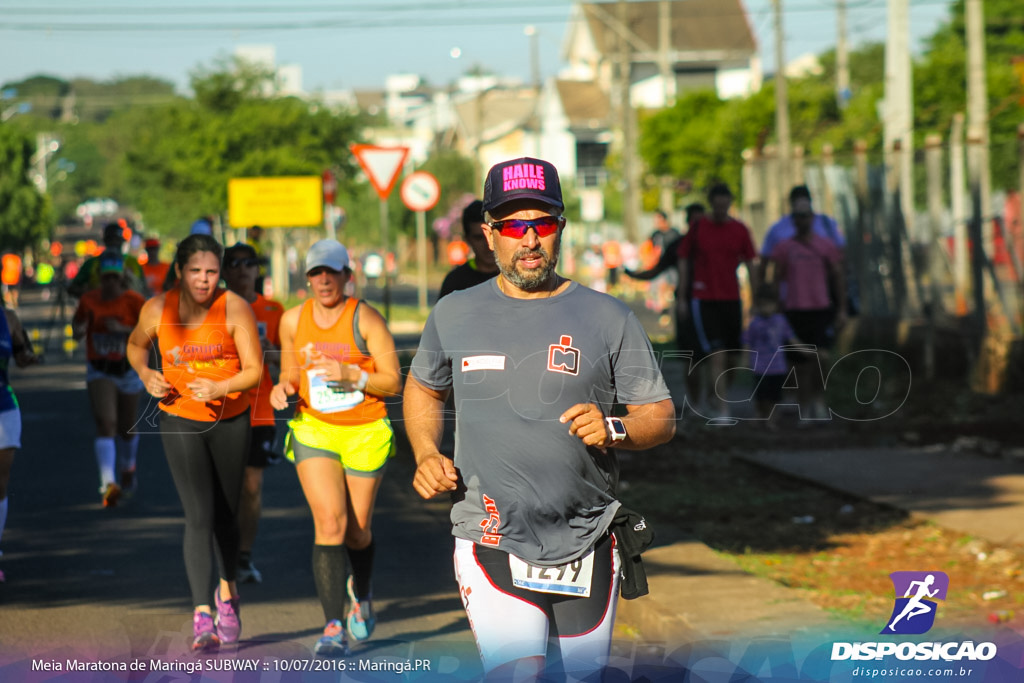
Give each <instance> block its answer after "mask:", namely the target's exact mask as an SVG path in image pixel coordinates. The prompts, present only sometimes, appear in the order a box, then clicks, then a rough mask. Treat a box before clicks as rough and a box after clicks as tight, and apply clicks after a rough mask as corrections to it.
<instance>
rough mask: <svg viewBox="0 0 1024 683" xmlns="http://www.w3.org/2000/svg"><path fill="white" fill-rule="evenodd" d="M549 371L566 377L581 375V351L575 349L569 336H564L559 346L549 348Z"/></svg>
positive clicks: (553, 345) (554, 345)
mask: <svg viewBox="0 0 1024 683" xmlns="http://www.w3.org/2000/svg"><path fill="white" fill-rule="evenodd" d="M548 370H550V371H551V372H561V373H563V374H566V375H578V374H580V350H579V349H577V348H573V346H572V337H570V336H569V335H567V334H563V335H562V336H561V339H560V341H559V343H558V344H552V345H551V346H549V347H548Z"/></svg>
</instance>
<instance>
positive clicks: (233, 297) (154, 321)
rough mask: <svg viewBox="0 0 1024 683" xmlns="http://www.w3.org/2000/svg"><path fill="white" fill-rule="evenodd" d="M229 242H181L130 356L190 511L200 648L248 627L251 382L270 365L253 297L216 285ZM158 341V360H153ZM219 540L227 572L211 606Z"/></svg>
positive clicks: (197, 238) (189, 559)
mask: <svg viewBox="0 0 1024 683" xmlns="http://www.w3.org/2000/svg"><path fill="white" fill-rule="evenodd" d="M221 254H222V249H221V246H220V244H218V243H217V241H216V240H214V239H213V238H212V237H210V236H209V235H190V236H189V237H187V238H185V239H184V240H182V242H181V244H179V245H178V253H177V256H176V257H175V263H174V268H175V272H176V274H177V276H178V284H177V285H176V286H175V287H174V288H173V289H171V290H170V291H168V292H166V293H164V294H159V295H157V296H155V297H154V298H152V299H150V300H149V301H147V302H146V304H145V306H143V307H142V312H141V313H140V316H139V323H138V325H136V327H135V329H134V330H133V331H132V334H131V336H130V337H129V338H128V360H129V362H130V363H131V364H132V367H133V368H135V371H136V372H138V373H139V377H140V378H141V379H142V381H143V383H144V384H145V387H146V391H148V392H149V393H150V394H151V395H152V396H154V397H156V398H159V399H160V404H159V407H160V410H161V411H162V413H161V417H160V437H161V440H162V441H163V446H164V453H165V454H166V456H167V464H168V467H169V469H170V470H171V476H172V477H173V478H174V485H175V488H176V489H177V490H178V496H179V497H180V498H181V504H182V508H183V509H184V511H185V543H184V554H185V572H186V574H187V576H188V581H189V586H190V588H191V591H192V603H193V607H194V610H193V614H192V625H193V633H194V636H195V638H194V640H193V642H192V649H193V650H196V651H198V650H208V649H213V648H216V647H217V646H218V645H219V644H220V643H221V642H226V643H232V642H236V641H237V640H238V637H239V633H240V631H241V621H240V619H239V614H238V610H239V608H238V592H237V589H236V587H235V574H236V572H237V569H238V551H239V531H238V502H239V498H240V496H241V490H242V475H243V473H244V471H245V463H246V458H247V456H248V453H249V392H248V390H249V389H251V388H253V387H254V386H256V383H257V382H259V378H260V370H261V367H262V361H261V358H262V354H261V352H260V341H259V333H258V332H257V330H256V319H255V317H254V316H253V312H252V308H250V306H249V304H248V302H246V301H245V300H244V299H242V298H241V297H239V296H238V295H237V294H233V293H231V292H228V291H226V290H224V289H221V288H220V287H219V286H218V283H219V282H220V265H221ZM154 343H156V344H157V345H158V348H159V350H160V369H156V370H154V369H152V368H150V367H149V363H148V361H149V353H150V349H151V348H152V346H153V344H154ZM211 539H212V540H213V541H215V542H216V544H217V549H218V551H219V552H218V561H219V563H220V565H221V566H220V567H219V570H220V582H219V584H218V585H217V587H216V589H215V590H214V591H213V594H214V604H215V605H216V607H217V617H216V620H214V618H213V615H212V610H211V608H210V592H211V590H210V589H211V586H210V585H209V584H210V574H211V573H212V568H213V563H214V558H213V556H212V554H211V553H210V541H211Z"/></svg>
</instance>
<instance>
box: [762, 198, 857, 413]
mask: <svg viewBox="0 0 1024 683" xmlns="http://www.w3.org/2000/svg"><path fill="white" fill-rule="evenodd" d="M791 215H792V217H793V223H794V225H795V226H796V235H795V236H794V237H793V238H791V239H788V240H784V241H782V242H780V243H779V244H778V245H776V247H775V248H774V249H773V250H772V252H771V260H772V262H773V263H774V264H775V283H776V284H777V285H778V287H779V291H780V292H781V293H782V310H783V311H784V312H785V314H786V318H787V319H788V320H789V324H790V326H791V327H792V328H793V331H794V332H795V333H796V336H797V338H798V339H799V340H800V341H801V342H802V343H803V344H807V345H809V346H813V347H814V350H815V351H816V353H802V354H799V358H794V359H793V360H794V362H795V365H796V373H797V382H798V388H797V395H798V397H799V399H800V411H801V414H800V416H801V423H802V424H806V423H805V422H803V420H806V419H811V420H828V419H831V414H830V413H829V410H828V408H827V407H826V405H825V399H824V396H825V388H824V378H823V375H822V372H821V361H822V360H825V361H826V363H825V367H828V366H829V363H828V362H827V361H828V356H829V352H830V350H831V349H832V347H833V345H834V343H835V336H836V332H837V331H838V330H840V329H841V328H842V327H843V325H845V324H846V282H845V276H844V275H843V255H842V252H841V251H840V250H839V248H838V247H837V246H836V245H835V243H833V242H832V241H830V240H828V239H826V238H825V237H822V236H820V235H818V234H816V233H815V232H814V231H813V230H812V227H813V224H814V211H813V210H812V209H811V202H810V200H808V199H798V200H796V201H795V202H794V203H793V212H792V214H791Z"/></svg>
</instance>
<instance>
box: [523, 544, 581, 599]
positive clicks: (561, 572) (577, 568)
mask: <svg viewBox="0 0 1024 683" xmlns="http://www.w3.org/2000/svg"><path fill="white" fill-rule="evenodd" d="M508 564H509V567H510V568H511V569H512V585H513V586H516V587H517V588H525V589H526V590H531V591H537V592H538V593H557V594H558V595H575V596H577V597H581V598H589V597H590V583H591V576H592V575H593V573H594V551H593V550H591V551H590V552H589V553H587V554H586V555H584V556H583V557H581V558H579V559H578V560H573V561H572V562H567V563H566V564H563V565H559V566H558V567H538V566H537V565H533V564H530V563H529V562H525V561H523V560H520V559H519V558H518V557H516V556H514V555H509V556H508Z"/></svg>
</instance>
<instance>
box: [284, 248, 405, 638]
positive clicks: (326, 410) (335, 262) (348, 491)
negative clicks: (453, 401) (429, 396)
mask: <svg viewBox="0 0 1024 683" xmlns="http://www.w3.org/2000/svg"><path fill="white" fill-rule="evenodd" d="M306 277H307V278H309V287H310V291H311V293H312V296H311V299H310V300H309V301H306V302H305V303H304V304H302V305H300V306H297V307H295V308H292V309H290V310H288V311H286V312H285V314H284V317H283V318H281V326H280V329H279V333H280V336H281V377H280V382H279V383H278V384H277V385H276V386H275V387H274V390H273V392H272V394H271V405H273V406H274V408H276V409H278V410H282V409H284V408H285V407H287V405H288V399H289V397H291V396H294V395H295V394H296V393H297V394H298V405H297V407H296V416H295V418H294V419H293V420H292V421H291V422H290V423H289V426H290V427H291V429H290V430H289V434H288V446H287V448H286V455H287V456H288V458H289V459H290V460H292V461H293V462H295V463H296V471H297V472H298V475H299V482H300V483H301V484H302V490H303V492H304V493H305V495H306V500H307V501H308V503H309V507H310V510H311V511H312V513H313V525H314V529H315V536H314V541H313V544H314V545H313V578H314V580H315V583H316V589H317V594H318V596H319V598H320V604H321V606H322V607H323V611H324V617H325V621H326V623H327V625H326V627H325V628H324V633H323V637H321V638H320V640H319V641H318V642H317V643H316V646H315V652H316V654H317V655H320V656H325V657H338V656H344V655H345V654H346V653H347V652H348V643H347V639H346V633H345V629H346V627H347V629H348V632H349V633H351V634H352V635H353V636H354V637H355V638H356V639H358V640H364V639H366V638H369V637H370V634H371V633H372V632H373V627H374V623H375V618H374V614H373V607H372V604H371V597H372V590H371V586H370V578H371V572H372V569H373V553H374V543H373V535H372V533H371V530H370V522H371V518H372V516H373V504H374V500H375V498H376V496H377V490H378V489H379V488H380V482H381V477H382V476H383V473H384V467H385V464H386V462H387V459H388V457H390V455H391V454H393V453H394V441H393V436H394V435H393V432H392V430H391V424H390V422H389V421H388V419H387V412H386V409H385V405H384V400H383V399H384V398H386V397H388V396H396V395H398V393H399V392H400V391H401V388H402V378H401V372H400V370H399V365H398V357H397V355H396V354H395V340H394V339H393V338H392V337H391V333H390V332H389V331H388V328H387V324H386V323H385V321H384V318H383V317H382V316H381V315H380V313H378V312H377V311H376V310H374V309H373V308H372V307H370V306H369V305H366V304H365V303H363V302H361V301H359V300H358V299H355V298H352V297H349V296H346V294H345V288H346V286H347V285H348V284H349V281H350V280H351V278H352V271H351V269H350V268H349V258H348V251H347V250H346V249H345V247H343V246H342V245H341V244H339V243H338V242H336V241H334V240H321V241H319V242H317V243H316V244H314V245H313V246H312V247H310V249H309V252H307V254H306ZM346 556H347V558H348V562H349V564H351V566H352V576H351V577H350V578H349V579H348V581H347V583H346V575H347V573H348V572H347V571H346V568H345V561H346ZM346 593H347V594H348V599H349V603H350V604H349V609H348V612H347V614H346V612H345V597H346V595H345V594H346Z"/></svg>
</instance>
